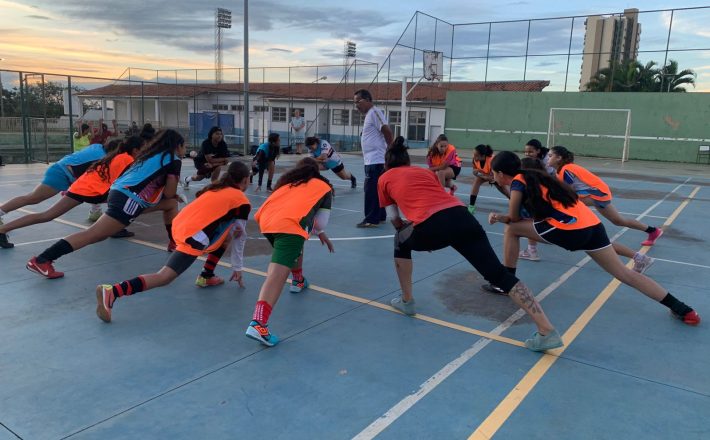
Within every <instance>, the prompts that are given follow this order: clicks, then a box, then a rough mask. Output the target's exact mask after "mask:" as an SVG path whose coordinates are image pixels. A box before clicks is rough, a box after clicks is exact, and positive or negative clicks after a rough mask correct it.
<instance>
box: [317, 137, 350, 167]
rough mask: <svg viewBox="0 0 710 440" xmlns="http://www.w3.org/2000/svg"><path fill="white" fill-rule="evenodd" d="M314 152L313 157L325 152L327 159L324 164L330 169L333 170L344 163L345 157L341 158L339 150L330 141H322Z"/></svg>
mask: <svg viewBox="0 0 710 440" xmlns="http://www.w3.org/2000/svg"><path fill="white" fill-rule="evenodd" d="M312 154H313V157H314V158H316V159H317V158H319V157H321V156H322V155H323V154H325V156H326V159H325V163H324V164H323V165H324V166H325V167H326V168H328V169H329V170H332V169H333V168H335V167H337V166H338V165H340V164H342V163H343V159H341V158H340V155H339V154H338V152H337V151H335V149H334V148H333V146H332V145H330V143H329V142H328V141H320V142H319V143H318V146H317V147H316V149H315V150H313V152H312Z"/></svg>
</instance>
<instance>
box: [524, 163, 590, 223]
mask: <svg viewBox="0 0 710 440" xmlns="http://www.w3.org/2000/svg"><path fill="white" fill-rule="evenodd" d="M526 188H527V182H526V181H525V178H524V177H523V175H522V174H518V175H517V176H515V178H514V179H513V183H512V184H511V185H510V190H511V191H521V192H522V193H523V201H525V199H526V198H527V197H528V194H527V191H526ZM540 189H541V190H542V197H543V198H544V199H545V201H546V202H547V203H549V204H550V210H549V212H546V213H544V219H543V218H540V217H539V213H537V214H536V215H534V216H535V220H538V221H540V220H545V221H546V222H548V223H549V224H551V225H552V226H554V227H556V228H558V229H563V230H575V229H584V228H588V227H590V226H594V225H597V224H599V223H601V222H600V221H599V218H598V217H597V216H596V215H594V213H593V212H592V210H591V209H589V208H588V207H587V205H585V204H584V203H582V201H581V200H577V202H576V203H575V204H574V206H570V207H569V208H568V207H565V206H564V205H562V203H560V202H558V201H556V200H552V199H550V198H549V197H548V195H547V188H545V187H544V186H542V187H541V188H540Z"/></svg>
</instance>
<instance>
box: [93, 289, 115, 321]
mask: <svg viewBox="0 0 710 440" xmlns="http://www.w3.org/2000/svg"><path fill="white" fill-rule="evenodd" d="M114 301H116V297H115V296H114V294H113V286H112V285H110V284H100V285H98V286H96V316H98V317H99V318H101V320H102V321H103V322H111V309H112V308H113V303H114Z"/></svg>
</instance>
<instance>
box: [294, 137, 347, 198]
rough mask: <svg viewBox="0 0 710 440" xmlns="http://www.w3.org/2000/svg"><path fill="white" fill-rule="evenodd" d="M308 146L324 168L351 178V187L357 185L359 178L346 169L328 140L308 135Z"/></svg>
mask: <svg viewBox="0 0 710 440" xmlns="http://www.w3.org/2000/svg"><path fill="white" fill-rule="evenodd" d="M306 148H308V149H309V150H310V151H311V154H312V155H313V158H314V159H315V160H316V161H317V162H318V164H319V165H320V167H321V169H322V170H331V171H332V172H334V173H335V174H337V175H338V177H340V178H341V179H343V180H350V188H355V187H357V179H355V176H353V175H352V174H351V173H350V172H348V171H346V170H345V165H343V159H342V158H341V157H340V155H339V154H338V152H337V151H335V149H334V148H333V146H332V145H330V143H329V142H328V141H323V140H320V139H318V138H317V137H307V138H306ZM297 154H300V153H297Z"/></svg>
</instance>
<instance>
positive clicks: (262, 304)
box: [251, 301, 271, 325]
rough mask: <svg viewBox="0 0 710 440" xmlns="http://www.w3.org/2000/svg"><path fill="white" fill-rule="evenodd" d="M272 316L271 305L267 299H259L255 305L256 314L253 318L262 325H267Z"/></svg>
mask: <svg viewBox="0 0 710 440" xmlns="http://www.w3.org/2000/svg"><path fill="white" fill-rule="evenodd" d="M270 316H271V306H270V305H269V303H267V302H266V301H257V302H256V306H254V315H253V316H252V318H251V319H253V320H254V321H257V322H258V323H259V324H261V325H266V323H267V322H269V317H270Z"/></svg>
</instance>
